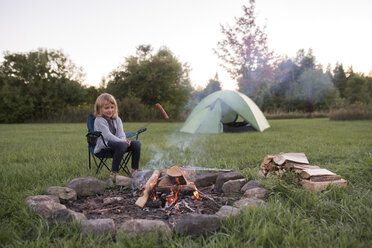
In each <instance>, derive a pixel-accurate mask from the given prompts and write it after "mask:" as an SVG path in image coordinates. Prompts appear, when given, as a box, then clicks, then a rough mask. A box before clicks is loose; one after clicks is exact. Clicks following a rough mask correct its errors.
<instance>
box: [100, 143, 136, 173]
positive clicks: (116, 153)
mask: <svg viewBox="0 0 372 248" xmlns="http://www.w3.org/2000/svg"><path fill="white" fill-rule="evenodd" d="M107 144H108V146H109V147H110V149H111V150H112V153H113V158H112V167H111V171H112V172H118V171H119V165H120V162H121V160H122V159H123V156H124V154H125V153H126V152H129V151H131V152H133V153H132V169H134V170H138V167H139V160H140V156H141V143H140V142H139V141H138V140H132V141H131V142H130V146H129V147H128V145H127V144H126V143H124V142H116V141H109V142H108V143H107Z"/></svg>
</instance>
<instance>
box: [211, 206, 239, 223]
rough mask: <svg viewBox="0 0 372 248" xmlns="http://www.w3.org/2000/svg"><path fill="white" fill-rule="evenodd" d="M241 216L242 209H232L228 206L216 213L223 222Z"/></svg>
mask: <svg viewBox="0 0 372 248" xmlns="http://www.w3.org/2000/svg"><path fill="white" fill-rule="evenodd" d="M239 214H240V209H238V208H235V207H232V206H228V205H224V206H222V207H221V208H220V210H218V212H217V213H216V215H217V216H218V217H219V218H220V219H221V220H225V219H227V218H230V217H235V216H238V215H239Z"/></svg>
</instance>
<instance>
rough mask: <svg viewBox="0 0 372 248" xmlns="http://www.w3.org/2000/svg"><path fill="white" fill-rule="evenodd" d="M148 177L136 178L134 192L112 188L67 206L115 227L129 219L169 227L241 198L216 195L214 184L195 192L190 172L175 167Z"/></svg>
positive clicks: (125, 188)
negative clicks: (160, 222)
mask: <svg viewBox="0 0 372 248" xmlns="http://www.w3.org/2000/svg"><path fill="white" fill-rule="evenodd" d="M187 174H189V175H187ZM148 175H149V173H147V177H146V175H145V174H142V175H138V176H137V178H135V179H134V183H133V188H129V187H112V188H110V189H109V190H107V191H106V192H105V193H104V194H101V195H96V196H88V197H86V198H80V199H79V200H77V201H71V202H69V203H67V204H66V206H67V207H68V208H69V209H71V210H73V211H76V212H81V213H84V214H85V216H86V217H87V218H88V219H102V218H111V219H113V220H114V222H115V224H116V225H120V224H121V223H123V222H125V221H127V220H128V218H138V219H149V220H166V221H167V222H168V223H170V224H172V223H175V222H176V219H177V218H179V217H182V215H184V214H187V213H195V214H215V213H216V212H218V210H219V209H220V208H221V207H222V206H223V205H225V204H226V203H227V202H228V201H233V200H238V199H239V198H240V194H235V195H234V194H233V195H229V196H224V194H223V193H221V192H216V191H215V190H214V185H213V184H212V185H209V186H206V187H200V188H197V187H196V185H195V183H194V182H191V181H189V180H188V179H187V178H189V177H190V172H187V171H183V170H181V169H180V168H179V167H178V166H173V167H171V168H170V169H168V170H164V171H163V172H162V173H160V172H158V171H154V172H153V173H152V175H151V177H150V178H148ZM213 176H217V174H216V175H213ZM147 178H148V179H147ZM136 179H137V180H136ZM145 181H147V182H146V183H145V184H142V183H143V182H145Z"/></svg>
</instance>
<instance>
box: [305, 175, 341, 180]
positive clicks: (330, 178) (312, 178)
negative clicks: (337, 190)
mask: <svg viewBox="0 0 372 248" xmlns="http://www.w3.org/2000/svg"><path fill="white" fill-rule="evenodd" d="M340 179H341V176H339V175H334V176H312V177H310V181H311V182H325V181H335V180H340Z"/></svg>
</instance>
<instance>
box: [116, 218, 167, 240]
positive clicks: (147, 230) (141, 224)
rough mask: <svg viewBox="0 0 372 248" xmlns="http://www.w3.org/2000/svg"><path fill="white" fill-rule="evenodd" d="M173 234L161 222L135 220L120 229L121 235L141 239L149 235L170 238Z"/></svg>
mask: <svg viewBox="0 0 372 248" xmlns="http://www.w3.org/2000/svg"><path fill="white" fill-rule="evenodd" d="M170 233H171V229H170V228H169V226H168V225H167V224H166V223H165V222H164V221H161V220H145V219H134V220H128V221H126V222H124V223H123V224H122V225H121V226H120V229H119V233H118V236H119V235H122V234H125V235H128V236H136V237H141V236H144V235H147V234H161V235H165V236H168V235H169V234H170Z"/></svg>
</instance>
